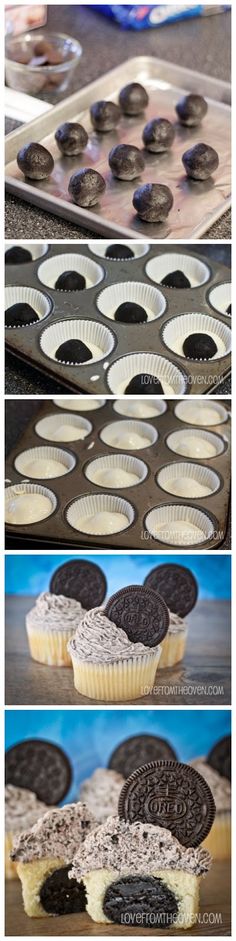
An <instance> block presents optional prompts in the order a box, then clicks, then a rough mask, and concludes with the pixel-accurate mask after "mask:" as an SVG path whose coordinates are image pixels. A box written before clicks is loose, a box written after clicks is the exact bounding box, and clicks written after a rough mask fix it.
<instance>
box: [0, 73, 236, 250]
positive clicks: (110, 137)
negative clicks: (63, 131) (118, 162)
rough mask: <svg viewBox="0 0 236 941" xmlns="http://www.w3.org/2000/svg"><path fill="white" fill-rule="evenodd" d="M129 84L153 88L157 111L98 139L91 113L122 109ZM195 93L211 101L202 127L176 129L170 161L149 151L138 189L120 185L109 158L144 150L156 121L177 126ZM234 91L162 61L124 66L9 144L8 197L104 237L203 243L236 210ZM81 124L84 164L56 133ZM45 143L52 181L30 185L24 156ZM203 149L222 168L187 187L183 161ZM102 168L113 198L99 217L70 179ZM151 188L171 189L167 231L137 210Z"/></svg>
mask: <svg viewBox="0 0 236 941" xmlns="http://www.w3.org/2000/svg"><path fill="white" fill-rule="evenodd" d="M129 81H138V82H141V84H143V85H145V87H146V89H147V91H148V94H149V96H150V102H149V106H148V108H147V109H146V111H145V114H143V115H141V117H140V116H139V117H135V118H128V117H125V116H123V117H122V118H121V122H120V124H119V126H118V129H117V130H116V131H114V132H111V133H108V134H97V133H96V132H95V131H92V132H91V122H90V117H89V107H90V105H91V104H92V103H93V102H94V101H96V100H98V99H100V98H109V99H112V100H114V101H117V98H118V94H119V91H120V89H121V87H122V86H123V85H125V84H127V83H128V82H129ZM189 91H195V92H197V93H199V94H203V95H204V96H205V97H207V98H208V105H209V108H208V114H207V116H206V118H205V119H204V121H203V124H202V126H201V127H198V128H185V127H181V126H180V125H178V123H177V121H176V138H175V141H174V146H173V149H172V151H171V152H170V153H169V154H162V155H156V154H151V153H148V152H146V151H145V162H146V167H145V171H144V173H143V174H142V177H140V178H137V180H133V181H132V182H131V183H128V182H125V181H120V180H115V179H114V178H113V177H112V174H111V171H110V169H109V165H108V154H109V151H110V150H111V148H112V147H113V146H115V144H118V143H127V144H128V143H132V144H135V145H136V146H138V147H141V148H142V129H143V127H144V125H145V124H146V122H147V121H148V120H151V118H153V117H157V116H159V117H166V118H168V119H169V120H170V121H172V122H173V121H175V118H176V114H175V104H176V102H177V101H178V99H179V98H180V97H181V95H182V94H184V93H186V92H189ZM229 105H230V86H229V85H228V84H227V83H225V82H220V81H218V80H216V79H211V78H209V77H208V76H205V75H200V74H199V73H197V72H191V71H189V70H188V69H183V68H181V67H177V66H174V65H172V64H171V63H168V62H163V61H162V60H160V59H156V58H152V57H145V56H139V57H136V58H134V59H131V60H128V61H127V62H124V63H123V64H122V65H121V66H118V67H117V68H116V69H113V70H112V71H111V72H108V73H107V74H106V75H104V76H103V77H102V78H100V79H97V80H96V81H95V82H93V83H91V84H90V85H88V86H87V87H86V88H84V89H82V90H81V91H79V92H77V93H76V94H74V95H72V96H71V97H70V98H68V99H66V100H65V101H63V102H61V103H60V104H59V105H57V106H55V107H54V108H53V109H52V111H50V112H49V113H48V114H45V115H43V116H42V117H40V118H37V119H36V120H35V121H33V122H32V123H30V124H28V125H27V127H26V128H25V127H23V128H20V129H18V130H17V131H14V132H13V133H12V134H11V135H9V136H8V137H7V140H6V187H7V190H8V191H9V192H11V193H14V194H15V195H18V196H19V197H21V198H23V199H25V200H27V201H28V202H30V203H31V204H32V205H37V206H40V207H41V208H44V209H46V210H48V211H50V212H53V213H55V214H56V215H59V216H60V217H62V218H65V219H69V220H70V221H73V222H74V223H76V222H77V223H78V224H79V225H84V226H87V227H89V228H90V229H91V230H93V231H94V232H95V233H100V235H102V236H107V235H108V236H109V235H116V236H121V237H122V236H123V237H128V238H136V239H139V238H142V237H143V236H145V237H146V238H148V239H149V238H150V239H186V240H188V239H190V238H191V239H193V238H200V236H201V235H203V234H204V233H205V232H206V231H207V229H208V228H209V227H210V225H212V224H213V222H215V221H216V220H217V219H219V218H220V216H221V215H222V214H223V213H224V212H225V211H226V209H228V208H229V206H230V188H231V152H230V151H231V148H230V143H231V139H230V116H231V110H230V106H229ZM73 120H76V121H79V122H80V123H82V124H83V125H84V126H85V127H86V129H87V131H88V132H89V134H90V140H89V144H88V147H87V150H86V152H85V153H84V154H82V155H80V156H79V157H74V158H68V157H64V158H63V157H62V156H61V155H60V154H59V151H58V147H57V145H56V142H55V139H54V132H55V130H56V128H57V127H58V125H59V124H61V123H62V122H63V121H73ZM32 140H33V141H40V142H41V143H42V144H43V145H44V146H46V147H48V149H49V150H50V152H51V153H52V155H53V157H54V160H55V167H54V171H53V173H52V176H51V177H50V179H49V180H45V181H40V182H39V183H32V181H31V183H30V182H26V181H25V179H24V177H23V176H22V174H21V172H20V170H19V168H18V166H17V163H16V155H17V152H18V150H19V149H20V147H21V146H23V144H24V143H27V142H29V141H32ZM199 141H203V142H204V143H206V144H210V145H211V146H213V147H214V148H215V149H216V150H217V152H218V153H219V158H220V164H219V167H218V170H217V171H216V173H215V174H214V178H210V179H209V180H207V181H205V182H197V181H193V180H189V179H187V177H186V176H185V173H184V169H183V165H182V162H181V157H182V154H183V152H184V151H185V150H186V149H187V148H188V147H191V146H193V145H194V144H196V143H198V142H199ZM86 166H89V167H94V168H95V169H96V170H98V171H99V172H100V173H101V174H102V176H104V178H105V180H106V191H105V193H104V194H103V196H102V198H101V202H100V204H99V203H98V204H97V205H96V206H95V207H93V208H92V209H91V210H89V209H81V208H80V207H79V206H75V205H74V204H73V203H72V202H71V199H70V196H69V193H68V182H69V179H70V176H71V175H72V173H73V172H74V171H75V170H76V169H80V168H82V167H86ZM145 182H160V183H165V184H166V185H167V186H170V189H171V190H172V193H173V196H174V206H173V208H172V210H171V213H170V215H169V217H168V220H167V221H166V222H165V223H158V224H157V223H155V224H154V223H152V224H148V223H145V222H143V221H142V220H140V219H138V216H137V215H136V213H135V210H134V209H133V206H132V196H133V192H134V190H135V189H136V188H137V187H138V186H139V185H141V183H145Z"/></svg>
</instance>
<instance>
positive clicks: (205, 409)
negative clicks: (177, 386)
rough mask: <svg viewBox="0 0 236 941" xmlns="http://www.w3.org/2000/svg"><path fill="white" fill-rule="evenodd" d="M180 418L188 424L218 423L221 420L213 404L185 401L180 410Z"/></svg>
mask: <svg viewBox="0 0 236 941" xmlns="http://www.w3.org/2000/svg"><path fill="white" fill-rule="evenodd" d="M177 414H178V410H177ZM181 420H182V421H187V422H189V423H190V425H218V423H219V422H220V421H221V416H220V413H219V412H218V409H217V408H214V405H212V406H210V405H206V406H205V405H204V403H201V402H196V405H195V404H194V402H191V403H190V402H185V403H184V409H183V410H182V412H181Z"/></svg>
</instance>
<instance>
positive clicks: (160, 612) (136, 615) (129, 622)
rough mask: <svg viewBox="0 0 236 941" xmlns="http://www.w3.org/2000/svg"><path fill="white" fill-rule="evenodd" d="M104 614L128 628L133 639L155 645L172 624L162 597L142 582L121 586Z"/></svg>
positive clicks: (128, 635) (151, 645)
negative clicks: (141, 583) (140, 583)
mask: <svg viewBox="0 0 236 941" xmlns="http://www.w3.org/2000/svg"><path fill="white" fill-rule="evenodd" d="M104 614H105V615H106V617H107V618H109V619H110V621H113V622H114V623H115V624H116V626H117V627H118V628H121V629H122V630H123V631H125V633H126V635H127V637H128V638H129V640H130V641H131V642H132V643H142V644H144V646H146V647H152V648H153V647H156V646H157V645H158V644H160V643H161V641H162V640H163V638H164V637H165V635H166V633H167V630H168V625H169V613H168V608H167V606H166V604H165V601H164V600H163V598H161V596H160V595H158V594H157V592H154V591H152V589H150V588H144V587H143V586H142V585H129V586H128V587H127V588H121V589H120V591H117V592H116V594H115V595H112V597H111V598H109V601H108V602H107V605H106V607H105V610H104Z"/></svg>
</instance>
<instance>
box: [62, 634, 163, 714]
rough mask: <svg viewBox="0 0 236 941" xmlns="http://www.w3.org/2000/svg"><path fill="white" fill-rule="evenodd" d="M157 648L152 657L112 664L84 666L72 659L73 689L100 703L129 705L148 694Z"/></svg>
mask: <svg viewBox="0 0 236 941" xmlns="http://www.w3.org/2000/svg"><path fill="white" fill-rule="evenodd" d="M160 653H161V646H159V647H158V648H157V650H156V651H155V653H154V654H153V653H151V651H150V652H149V653H148V648H147V654H146V655H144V656H143V657H135V658H134V657H129V659H128V660H120V661H119V660H117V661H116V662H115V663H105V664H103V663H96V664H95V663H86V662H85V661H84V660H83V661H78V660H77V659H75V658H74V659H73V655H72V665H73V670H74V684H75V689H77V691H78V692H79V693H82V695H83V696H88V698H89V699H93V700H94V699H96V700H97V701H100V702H129V700H132V699H139V698H140V697H143V696H145V695H148V693H150V692H151V691H152V688H153V685H154V681H155V675H156V670H157V667H158V663H159V659H160Z"/></svg>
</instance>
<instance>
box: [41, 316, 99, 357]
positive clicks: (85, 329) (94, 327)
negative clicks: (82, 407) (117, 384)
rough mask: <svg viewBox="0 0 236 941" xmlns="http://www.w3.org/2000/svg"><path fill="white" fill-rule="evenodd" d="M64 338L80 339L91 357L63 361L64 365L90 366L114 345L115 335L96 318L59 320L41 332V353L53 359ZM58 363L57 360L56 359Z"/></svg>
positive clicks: (64, 340)
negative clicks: (80, 361) (76, 360)
mask: <svg viewBox="0 0 236 941" xmlns="http://www.w3.org/2000/svg"><path fill="white" fill-rule="evenodd" d="M66 340H82V342H83V343H85V344H86V345H87V346H88V348H89V349H90V351H91V353H92V355H93V359H89V360H86V363H77V364H76V363H63V365H66V366H72V367H73V366H74V367H75V368H76V366H79V367H80V368H81V369H82V368H83V366H92V365H93V363H94V362H98V361H100V360H102V359H105V357H106V356H109V354H110V353H111V352H112V350H113V349H114V346H115V337H114V336H113V333H111V331H110V330H108V327H104V326H103V324H101V323H97V321H96V320H61V321H59V322H58V323H54V324H52V325H51V326H50V327H47V328H46V330H44V331H43V333H41V336H40V338H39V343H40V347H41V350H42V353H44V354H45V356H48V357H49V359H53V360H54V361H55V354H56V351H57V349H58V347H59V346H60V345H61V343H65V342H66ZM56 362H57V363H58V365H60V362H59V360H56Z"/></svg>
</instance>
